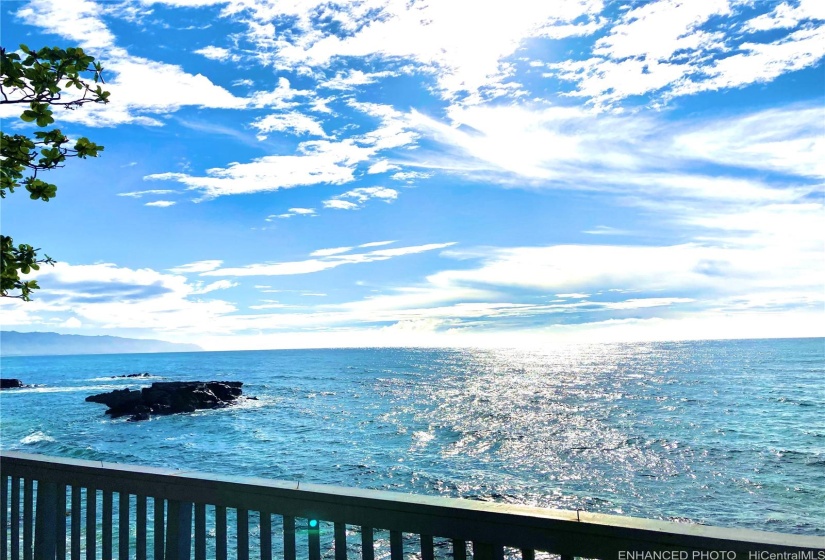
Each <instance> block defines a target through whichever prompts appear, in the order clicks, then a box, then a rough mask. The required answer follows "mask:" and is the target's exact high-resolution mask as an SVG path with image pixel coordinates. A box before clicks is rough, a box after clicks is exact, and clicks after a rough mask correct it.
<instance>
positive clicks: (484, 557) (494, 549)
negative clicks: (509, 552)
mask: <svg viewBox="0 0 825 560" xmlns="http://www.w3.org/2000/svg"><path fill="white" fill-rule="evenodd" d="M473 560H504V547H503V546H501V545H495V544H487V543H480V542H476V541H473Z"/></svg>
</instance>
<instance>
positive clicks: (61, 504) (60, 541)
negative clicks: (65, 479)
mask: <svg viewBox="0 0 825 560" xmlns="http://www.w3.org/2000/svg"><path fill="white" fill-rule="evenodd" d="M56 509H57V511H55V519H54V522H55V524H56V525H57V536H56V541H57V542H56V545H57V548H56V550H55V555H56V557H57V559H58V560H66V485H65V484H58V485H57V508H56Z"/></svg>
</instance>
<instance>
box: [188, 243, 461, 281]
mask: <svg viewBox="0 0 825 560" xmlns="http://www.w3.org/2000/svg"><path fill="white" fill-rule="evenodd" d="M454 244H455V243H454V242H450V243H430V244H427V245H416V246H411V247H398V248H396V249H379V250H376V251H370V252H367V253H348V254H335V255H329V256H316V258H313V259H307V260H304V261H293V262H280V263H266V264H251V265H247V266H243V267H237V268H221V269H217V270H210V271H208V272H204V273H203V274H202V275H203V276H287V275H294V274H311V273H313V272H321V271H323V270H329V269H331V268H336V267H339V266H342V265H345V264H359V263H368V262H376V261H385V260H388V259H391V258H393V257H400V256H404V255H413V254H417V253H424V252H427V251H434V250H437V249H443V248H445V247H450V246H451V245H454Z"/></svg>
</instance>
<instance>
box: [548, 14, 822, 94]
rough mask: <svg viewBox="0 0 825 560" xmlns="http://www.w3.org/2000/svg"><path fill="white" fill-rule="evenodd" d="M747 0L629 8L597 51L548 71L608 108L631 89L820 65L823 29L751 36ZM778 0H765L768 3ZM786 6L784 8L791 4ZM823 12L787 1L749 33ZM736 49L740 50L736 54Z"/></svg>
mask: <svg viewBox="0 0 825 560" xmlns="http://www.w3.org/2000/svg"><path fill="white" fill-rule="evenodd" d="M746 4H747V3H745V2H742V3H738V4H730V3H728V2H727V1H726V0H707V1H704V2H679V1H677V0H659V1H655V2H649V3H645V4H643V5H640V6H638V7H634V8H632V9H630V10H628V11H627V12H626V13H625V14H624V15H623V16H621V18H619V21H618V22H617V23H615V24H614V25H613V26H612V27H611V28H610V31H609V32H608V34H607V35H606V36H605V37H602V38H600V39H599V40H598V41H596V43H595V45H594V48H593V49H592V55H593V56H592V57H590V58H586V59H583V60H565V61H562V62H557V63H551V64H549V65H548V68H550V70H551V72H549V73H548V74H546V75H547V76H548V77H549V76H553V77H558V78H560V79H562V80H565V81H570V82H573V83H575V84H576V85H577V89H576V90H575V91H572V92H570V93H569V95H573V96H581V97H586V98H589V99H590V100H591V101H592V102H593V103H594V104H595V105H596V106H600V107H605V106H611V105H614V104H616V103H617V102H619V101H621V100H623V99H625V98H627V97H631V96H641V95H648V94H653V95H657V96H659V98H660V99H662V100H668V99H670V98H673V97H677V96H683V95H692V94H695V93H698V92H702V91H712V90H718V89H723V88H725V89H727V88H734V87H742V86H746V85H749V84H753V83H758V82H766V81H770V80H773V79H775V78H777V77H778V76H780V75H783V74H786V73H788V72H793V71H795V70H800V69H802V68H807V67H810V66H813V65H814V64H816V63H817V62H819V60H821V58H822V57H823V56H824V55H825V46H823V43H824V42H823V28H822V26H819V27H803V28H800V29H797V30H795V31H793V32H791V33H789V34H787V35H786V36H784V37H781V38H779V39H774V40H772V41H771V42H767V43H757V42H751V41H747V40H743V39H744V35H743V34H742V33H731V32H730V28H731V27H735V26H737V25H738V23H739V22H738V19H737V18H739V17H740V13H741V12H740V10H742V9H743V7H744V6H745V5H746ZM770 5H771V4H769V3H767V2H765V3H757V4H756V7H757V8H759V9H764V8H766V7H769V6H770ZM783 6H784V7H783ZM821 18H822V9H821V7H818V8H813V7H812V6H811V4H810V3H808V2H805V3H804V4H803V3H800V4H799V5H798V6H797V7H796V8H790V7H789V6H788V5H787V4H782V5H780V6H778V7H776V8H775V10H774V11H773V12H771V13H766V14H762V15H760V16H758V17H755V18H752V19H751V20H749V21H748V22H746V23H745V25H744V29H745V31H747V32H751V33H752V32H754V31H757V30H764V29H775V30H778V29H781V28H787V27H793V26H794V25H796V24H797V23H799V22H801V21H803V20H804V21H808V22H812V20H815V19H820V20H821ZM731 53H733V54H731Z"/></svg>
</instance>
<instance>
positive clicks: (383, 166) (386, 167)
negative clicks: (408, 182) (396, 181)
mask: <svg viewBox="0 0 825 560" xmlns="http://www.w3.org/2000/svg"><path fill="white" fill-rule="evenodd" d="M395 169H401V168H400V167H399V166H397V165H395V164H392V163H390V162H388V161H387V160H385V159H382V160H380V161H377V162H375V163H374V164H372V165H371V166H370V168H369V169H368V170H367V173H369V174H370V175H374V174H376V173H386V172H387V171H393V170H395Z"/></svg>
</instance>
